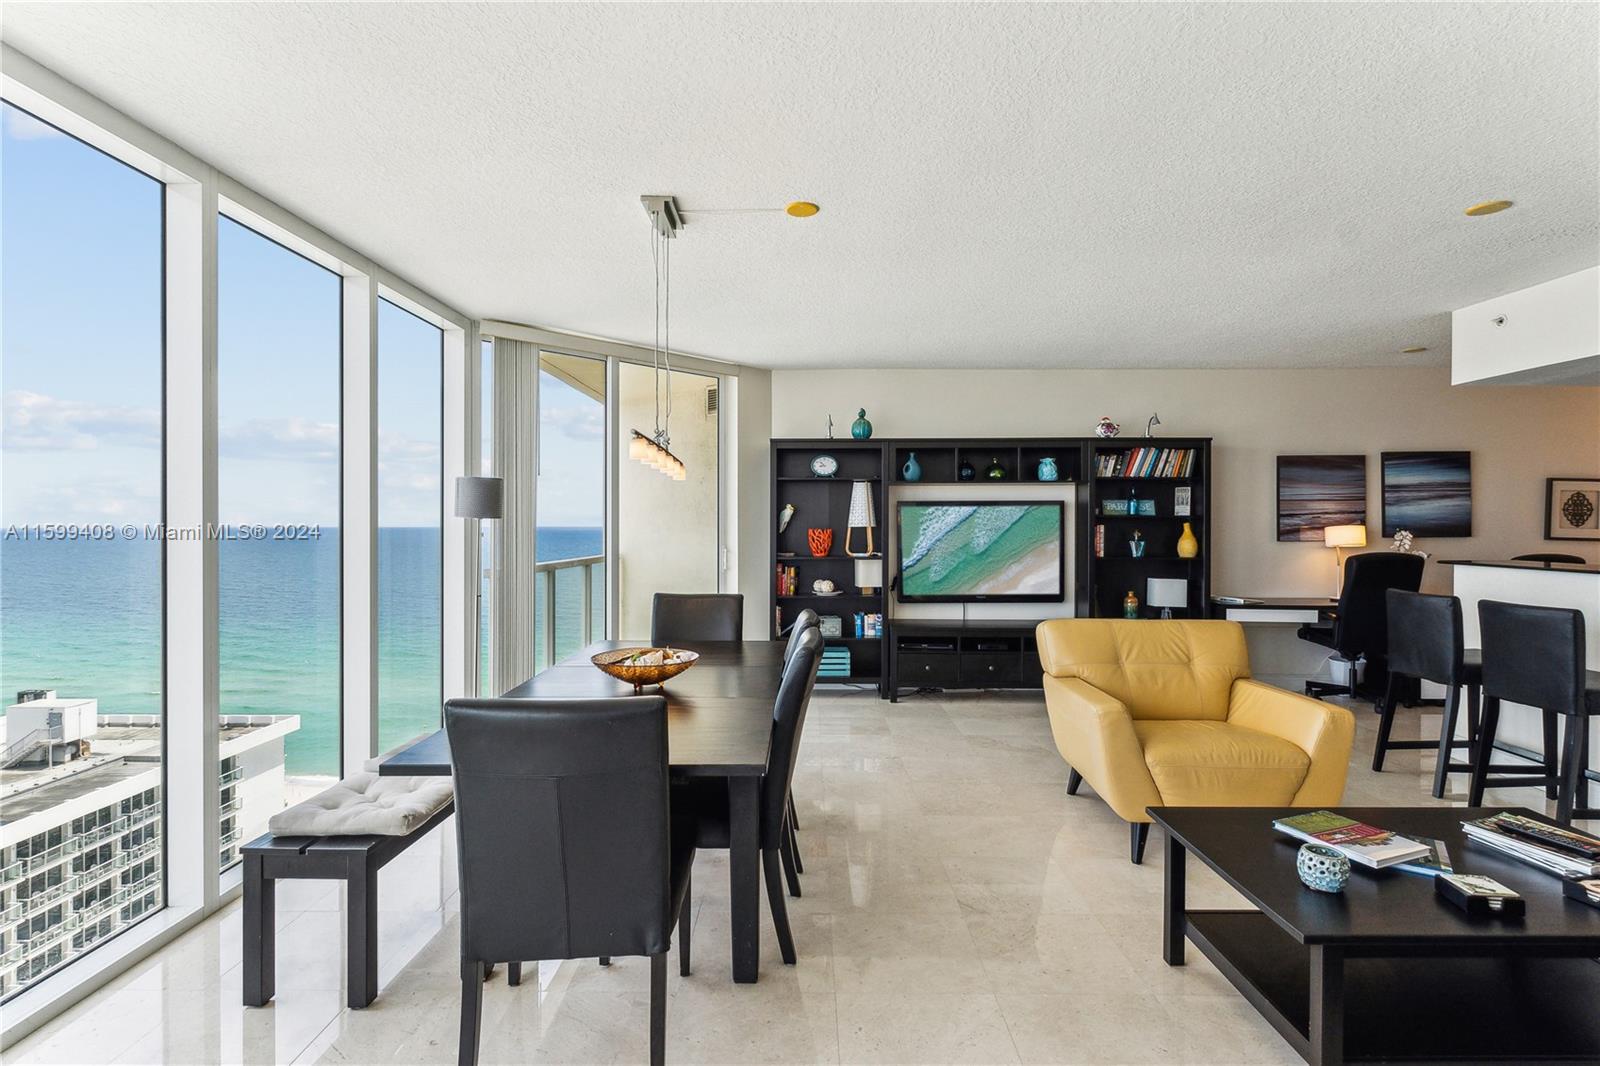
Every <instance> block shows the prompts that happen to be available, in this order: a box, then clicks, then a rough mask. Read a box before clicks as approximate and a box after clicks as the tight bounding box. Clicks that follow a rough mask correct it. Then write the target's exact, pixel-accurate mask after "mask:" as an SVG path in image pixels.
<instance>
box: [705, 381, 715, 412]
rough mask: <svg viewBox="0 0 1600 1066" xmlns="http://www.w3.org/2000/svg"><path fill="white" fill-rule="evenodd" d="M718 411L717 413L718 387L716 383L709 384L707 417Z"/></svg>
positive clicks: (707, 390)
mask: <svg viewBox="0 0 1600 1066" xmlns="http://www.w3.org/2000/svg"><path fill="white" fill-rule="evenodd" d="M716 413H717V387H716V386H715V385H708V386H707V387H706V417H707V418H710V417H711V416H712V415H714V414H716Z"/></svg>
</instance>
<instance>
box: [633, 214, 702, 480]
mask: <svg viewBox="0 0 1600 1066" xmlns="http://www.w3.org/2000/svg"><path fill="white" fill-rule="evenodd" d="M639 199H640V200H641V201H642V202H643V203H644V210H645V214H647V215H649V216H650V260H651V262H652V263H653V264H654V265H655V278H656V287H655V302H656V306H655V343H654V344H653V345H652V346H651V348H650V365H651V368H652V370H653V371H654V384H655V401H656V402H655V425H654V428H653V432H651V433H650V434H648V435H646V434H645V433H643V432H641V431H640V430H637V429H636V430H633V436H631V437H630V438H628V458H629V459H633V460H635V461H637V462H640V463H643V464H644V465H645V466H648V467H652V468H654V469H655V470H658V471H660V472H661V473H662V474H665V475H666V476H667V477H670V478H671V479H672V480H674V481H683V480H684V479H685V478H687V477H688V476H689V472H688V470H687V468H685V467H684V465H683V460H682V459H679V458H678V457H677V456H676V455H673V454H672V433H671V427H672V243H671V242H672V240H673V238H675V237H677V235H678V231H679V230H680V229H682V228H683V214H682V212H680V211H679V210H678V201H677V200H675V199H673V198H672V197H670V196H641V197H639ZM663 371H664V372H665V374H666V379H667V400H666V404H665V405H663V404H662V402H661V376H662V373H663Z"/></svg>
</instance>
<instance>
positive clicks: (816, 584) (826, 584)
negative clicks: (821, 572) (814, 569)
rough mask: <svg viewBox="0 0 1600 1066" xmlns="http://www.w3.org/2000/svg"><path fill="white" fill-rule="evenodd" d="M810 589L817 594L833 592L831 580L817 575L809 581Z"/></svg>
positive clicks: (825, 594) (830, 593)
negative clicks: (813, 579)
mask: <svg viewBox="0 0 1600 1066" xmlns="http://www.w3.org/2000/svg"><path fill="white" fill-rule="evenodd" d="M811 591H812V592H815V593H816V594H817V595H819V596H831V595H832V594H833V582H832V581H829V580H828V579H827V578H825V577H819V578H817V579H816V580H815V581H813V582H812V583H811Z"/></svg>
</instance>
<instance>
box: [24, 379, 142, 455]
mask: <svg viewBox="0 0 1600 1066" xmlns="http://www.w3.org/2000/svg"><path fill="white" fill-rule="evenodd" d="M0 409H3V412H4V419H5V433H4V442H5V446H6V447H7V448H8V449H14V450H16V451H88V450H91V449H94V448H98V447H100V446H101V445H104V444H131V445H134V446H136V447H141V448H159V447H160V446H161V412H160V411H159V410H158V409H156V408H154V407H131V406H116V405H112V404H98V403H88V402H84V401H80V400H61V399H57V398H56V397H54V396H45V395H43V394H41V393H37V392H25V391H22V390H14V391H12V392H8V393H6V394H5V396H4V398H3V401H0Z"/></svg>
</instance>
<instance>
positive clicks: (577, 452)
mask: <svg viewBox="0 0 1600 1066" xmlns="http://www.w3.org/2000/svg"><path fill="white" fill-rule="evenodd" d="M538 457H539V472H538V480H537V493H538V495H537V504H536V510H535V513H536V515H537V520H538V544H537V548H538V573H537V576H536V578H535V584H534V593H535V597H536V600H537V602H536V604H535V613H534V637H535V642H536V647H537V649H538V651H537V655H536V664H537V666H538V668H539V669H541V670H542V669H544V668H545V667H546V666H549V665H550V664H551V663H552V662H557V661H560V660H561V659H564V658H566V657H567V656H569V655H571V654H573V653H574V652H576V651H577V650H578V649H580V648H582V647H583V646H584V645H585V644H587V643H589V642H590V641H593V640H599V639H601V638H602V637H604V636H605V632H606V594H605V589H606V572H605V571H606V564H605V560H606V536H605V531H606V362H605V360H603V359H595V358H587V357H584V356H577V355H564V354H560V353H556V352H540V353H539V446H538Z"/></svg>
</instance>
